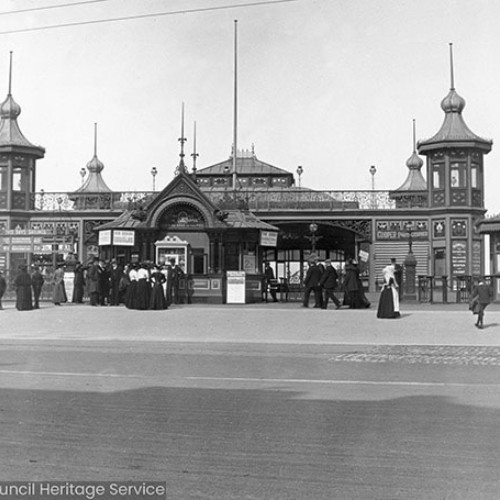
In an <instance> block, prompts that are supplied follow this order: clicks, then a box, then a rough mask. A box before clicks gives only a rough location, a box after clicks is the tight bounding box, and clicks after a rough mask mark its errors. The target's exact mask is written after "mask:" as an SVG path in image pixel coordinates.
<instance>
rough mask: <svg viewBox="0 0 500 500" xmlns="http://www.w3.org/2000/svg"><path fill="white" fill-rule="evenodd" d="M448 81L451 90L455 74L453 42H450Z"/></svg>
mask: <svg viewBox="0 0 500 500" xmlns="http://www.w3.org/2000/svg"><path fill="white" fill-rule="evenodd" d="M450 76H451V78H450V80H451V81H450V83H451V87H450V88H451V90H455V75H454V74H453V44H452V43H450Z"/></svg>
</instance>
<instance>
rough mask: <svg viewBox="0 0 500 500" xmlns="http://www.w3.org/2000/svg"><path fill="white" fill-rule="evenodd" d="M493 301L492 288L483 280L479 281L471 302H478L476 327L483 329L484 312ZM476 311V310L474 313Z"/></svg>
mask: <svg viewBox="0 0 500 500" xmlns="http://www.w3.org/2000/svg"><path fill="white" fill-rule="evenodd" d="M492 300H493V290H492V289H491V286H490V285H488V283H486V281H484V279H483V278H481V279H480V280H479V283H478V284H477V286H475V287H474V289H473V291H472V297H471V301H476V302H477V321H476V326H477V327H478V328H480V329H482V328H483V319H484V310H485V309H486V307H487V306H488V304H489V303H490V302H491V301H492ZM475 312H476V309H474V313H475Z"/></svg>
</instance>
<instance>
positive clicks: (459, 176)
mask: <svg viewBox="0 0 500 500" xmlns="http://www.w3.org/2000/svg"><path fill="white" fill-rule="evenodd" d="M465 173H466V167H465V164H464V163H452V164H451V168H450V184H451V187H452V188H462V187H466V186H467V182H466V176H465Z"/></svg>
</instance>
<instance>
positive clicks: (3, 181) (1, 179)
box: [0, 167, 7, 191]
mask: <svg viewBox="0 0 500 500" xmlns="http://www.w3.org/2000/svg"><path fill="white" fill-rule="evenodd" d="M0 191H7V167H0Z"/></svg>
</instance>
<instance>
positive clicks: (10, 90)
mask: <svg viewBox="0 0 500 500" xmlns="http://www.w3.org/2000/svg"><path fill="white" fill-rule="evenodd" d="M11 93H12V50H11V51H10V62H9V95H11Z"/></svg>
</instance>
